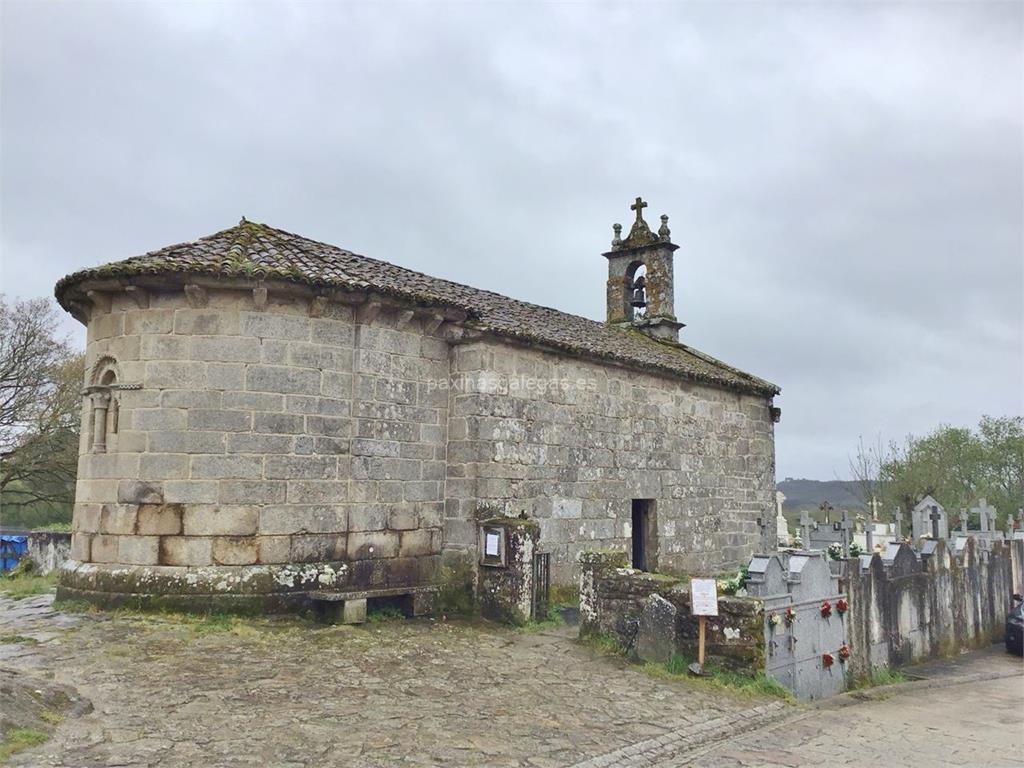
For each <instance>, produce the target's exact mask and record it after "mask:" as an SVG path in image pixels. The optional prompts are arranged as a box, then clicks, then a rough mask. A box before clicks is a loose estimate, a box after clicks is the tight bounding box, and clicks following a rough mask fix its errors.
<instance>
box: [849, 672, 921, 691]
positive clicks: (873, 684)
mask: <svg viewBox="0 0 1024 768" xmlns="http://www.w3.org/2000/svg"><path fill="white" fill-rule="evenodd" d="M907 679H908V678H907V676H906V675H904V674H903V673H902V672H900V671H899V670H893V669H889V668H888V667H879V668H878V669H873V670H871V674H870V675H860V676H859V677H855V678H853V680H852V682H851V683H850V690H851V691H863V690H865V689H867V688H877V687H878V686H880V685H896V684H897V683H905V682H907Z"/></svg>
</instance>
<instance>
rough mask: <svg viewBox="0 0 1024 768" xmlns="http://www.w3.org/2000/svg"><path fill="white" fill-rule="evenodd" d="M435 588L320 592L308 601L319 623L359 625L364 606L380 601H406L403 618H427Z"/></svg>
mask: <svg viewBox="0 0 1024 768" xmlns="http://www.w3.org/2000/svg"><path fill="white" fill-rule="evenodd" d="M437 590H438V587H437V586H436V585H422V586H416V587H388V588H384V589H354V590H321V591H319V592H313V593H312V594H311V595H310V600H312V601H313V607H314V610H315V611H316V618H317V620H318V621H322V622H325V623H327V624H339V623H340V624H362V623H363V622H365V621H366V603H367V601H368V600H373V599H374V598H381V597H408V598H409V608H408V609H407V610H406V615H409V614H411V615H413V616H426V615H428V614H429V613H431V611H432V609H433V607H434V596H435V595H436V594H437Z"/></svg>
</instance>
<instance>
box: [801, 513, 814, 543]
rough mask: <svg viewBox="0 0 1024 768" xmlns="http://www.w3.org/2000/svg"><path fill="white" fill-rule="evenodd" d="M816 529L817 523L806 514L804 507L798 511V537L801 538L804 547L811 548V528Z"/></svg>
mask: <svg viewBox="0 0 1024 768" xmlns="http://www.w3.org/2000/svg"><path fill="white" fill-rule="evenodd" d="M812 528H814V529H817V528H818V523H817V522H816V521H815V520H814V519H813V518H812V517H811V516H810V515H809V514H807V510H806V509H805V510H804V511H803V512H801V513H800V538H802V539H803V545H804V549H810V548H811V529H812Z"/></svg>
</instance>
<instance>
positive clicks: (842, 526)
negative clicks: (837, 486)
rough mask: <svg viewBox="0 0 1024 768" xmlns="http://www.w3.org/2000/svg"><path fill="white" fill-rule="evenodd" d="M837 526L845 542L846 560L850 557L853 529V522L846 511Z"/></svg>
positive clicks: (844, 552) (844, 555) (844, 553)
mask: <svg viewBox="0 0 1024 768" xmlns="http://www.w3.org/2000/svg"><path fill="white" fill-rule="evenodd" d="M837 525H838V526H839V535H840V536H841V537H842V540H843V559H844V560H845V559H846V558H848V557H849V556H850V531H851V530H852V529H853V520H851V519H850V513H849V512H847V511H846V510H845V509H844V510H843V516H842V518H840V520H839V522H838V523H837Z"/></svg>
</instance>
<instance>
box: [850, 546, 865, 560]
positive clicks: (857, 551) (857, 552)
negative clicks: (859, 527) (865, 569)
mask: <svg viewBox="0 0 1024 768" xmlns="http://www.w3.org/2000/svg"><path fill="white" fill-rule="evenodd" d="M863 554H864V550H863V549H861V546H860V544H851V545H850V557H860V556H861V555H863Z"/></svg>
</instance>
